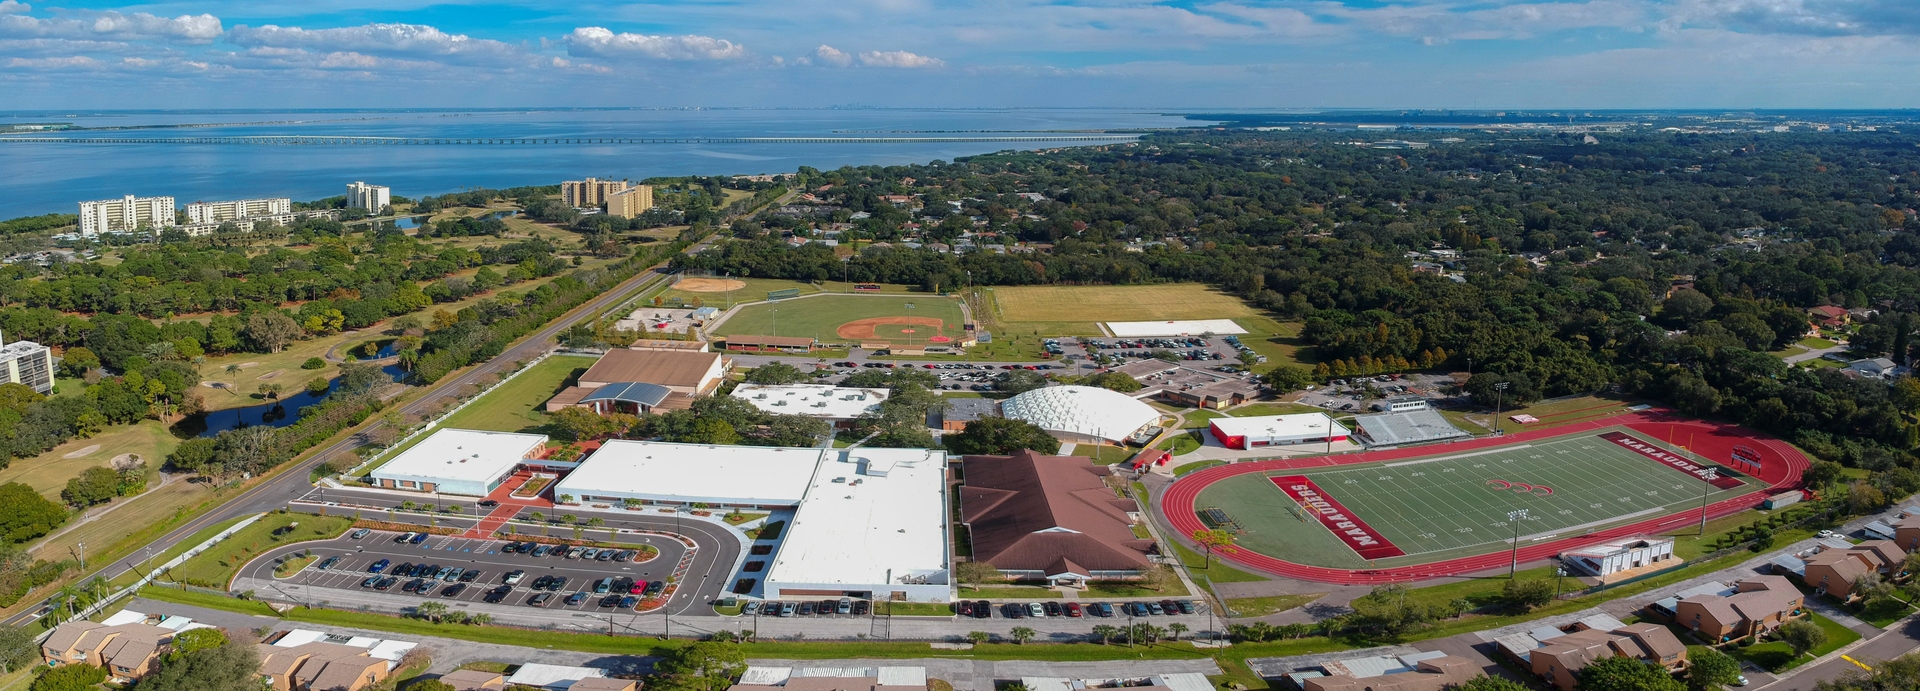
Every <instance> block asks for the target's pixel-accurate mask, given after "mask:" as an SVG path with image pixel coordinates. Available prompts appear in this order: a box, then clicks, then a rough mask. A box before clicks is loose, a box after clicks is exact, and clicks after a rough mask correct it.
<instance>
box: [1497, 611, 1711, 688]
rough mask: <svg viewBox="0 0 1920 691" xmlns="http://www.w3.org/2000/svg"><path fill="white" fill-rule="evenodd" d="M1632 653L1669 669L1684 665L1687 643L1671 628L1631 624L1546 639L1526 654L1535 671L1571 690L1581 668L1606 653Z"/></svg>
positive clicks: (1606, 654)
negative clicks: (1676, 636) (1609, 629)
mask: <svg viewBox="0 0 1920 691" xmlns="http://www.w3.org/2000/svg"><path fill="white" fill-rule="evenodd" d="M1616 656H1619V657H1631V658H1634V659H1638V660H1644V661H1646V662H1648V663H1650V664H1658V665H1660V666H1661V667H1663V668H1665V669H1666V670H1667V671H1669V672H1677V671H1680V670H1682V669H1685V668H1686V666H1687V647H1686V646H1685V645H1683V644H1681V643H1680V639H1678V638H1675V637H1674V635H1673V632H1671V631H1668V630H1667V629H1666V627H1663V626H1659V625H1656V624H1633V625H1630V626H1623V627H1620V628H1617V629H1613V630H1611V631H1607V630H1602V629H1585V630H1582V631H1576V632H1574V633H1570V634H1567V635H1565V636H1560V637H1558V638H1553V639H1551V640H1548V641H1546V644H1545V645H1544V646H1541V647H1539V648H1536V649H1534V650H1533V651H1532V654H1531V655H1529V656H1528V661H1529V662H1530V663H1531V668H1532V671H1533V673H1534V674H1538V675H1540V676H1541V677H1542V678H1544V679H1546V680H1547V681H1549V682H1551V683H1552V684H1553V685H1554V686H1556V687H1558V688H1559V689H1560V691H1573V689H1574V688H1575V687H1576V686H1578V684H1579V674H1580V670H1583V669H1586V667H1587V665H1590V664H1593V663H1594V662H1597V661H1599V660H1603V659H1606V658H1609V657H1616Z"/></svg>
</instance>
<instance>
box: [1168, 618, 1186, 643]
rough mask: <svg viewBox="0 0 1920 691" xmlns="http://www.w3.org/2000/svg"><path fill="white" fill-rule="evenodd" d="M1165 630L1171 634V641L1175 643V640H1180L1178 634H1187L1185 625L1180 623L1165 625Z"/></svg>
mask: <svg viewBox="0 0 1920 691" xmlns="http://www.w3.org/2000/svg"><path fill="white" fill-rule="evenodd" d="M1167 630H1168V631H1172V632H1173V640H1176V641H1177V640H1180V634H1183V633H1186V632H1187V625H1186V624H1182V623H1180V622H1174V623H1172V624H1168V625H1167Z"/></svg>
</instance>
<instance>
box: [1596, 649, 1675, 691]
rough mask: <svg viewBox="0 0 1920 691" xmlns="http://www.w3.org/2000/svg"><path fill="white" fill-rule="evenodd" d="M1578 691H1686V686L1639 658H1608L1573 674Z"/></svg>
mask: <svg viewBox="0 0 1920 691" xmlns="http://www.w3.org/2000/svg"><path fill="white" fill-rule="evenodd" d="M1575 676H1577V677H1578V678H1579V679H1580V689H1581V691H1685V689H1686V685H1684V684H1681V683H1680V682H1679V681H1678V680H1676V679H1674V678H1673V676H1672V675H1669V674H1667V670H1666V669H1665V668H1662V667H1660V666H1658V665H1649V664H1647V663H1645V662H1641V661H1640V660H1639V658H1632V657H1624V656H1610V657H1605V658H1601V659H1599V660H1595V661H1593V662H1592V663H1590V664H1588V665H1587V666H1586V668H1585V669H1582V670H1580V672H1579V673H1578V674H1577V675H1575Z"/></svg>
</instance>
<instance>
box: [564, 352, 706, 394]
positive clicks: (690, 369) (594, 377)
mask: <svg viewBox="0 0 1920 691" xmlns="http://www.w3.org/2000/svg"><path fill="white" fill-rule="evenodd" d="M719 359H720V354H719V353H694V352H681V351H671V350H612V351H608V352H607V354H606V355H602V356H600V359H599V360H598V361H596V362H594V363H593V366H592V367H588V368H587V371H586V373H585V374H581V375H580V381H581V382H582V385H583V386H584V385H586V384H585V382H620V381H634V382H642V383H646V384H659V385H661V386H682V387H691V386H699V385H700V383H701V379H702V378H703V377H705V376H706V374H707V371H708V370H709V369H712V368H713V363H714V362H715V361H716V360H719Z"/></svg>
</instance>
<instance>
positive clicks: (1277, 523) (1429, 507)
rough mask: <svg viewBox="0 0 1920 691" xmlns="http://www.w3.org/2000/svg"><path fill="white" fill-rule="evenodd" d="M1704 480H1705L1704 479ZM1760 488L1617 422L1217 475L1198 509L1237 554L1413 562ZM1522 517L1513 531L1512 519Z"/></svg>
mask: <svg viewBox="0 0 1920 691" xmlns="http://www.w3.org/2000/svg"><path fill="white" fill-rule="evenodd" d="M1703 478H1705V479H1703ZM1765 486H1766V485H1765V483H1763V482H1761V481H1759V480H1757V479H1755V478H1752V477H1749V476H1748V475H1747V474H1745V473H1739V472H1735V471H1734V470H1733V469H1730V468H1728V467H1726V466H1724V465H1721V464H1716V463H1712V462H1709V461H1705V460H1703V459H1701V458H1700V457H1698V456H1695V455H1693V454H1690V453H1688V452H1686V451H1684V450H1682V449H1678V448H1675V447H1672V446H1670V445H1668V444H1666V443H1663V442H1660V441H1658V439H1657V438H1655V437H1652V436H1649V435H1646V434H1643V433H1639V432H1635V431H1633V430H1630V429H1627V428H1624V427H1615V428H1608V429H1603V430H1599V431H1589V432H1584V433H1580V434H1575V435H1569V436H1566V437H1555V438H1550V439H1545V440H1540V441H1535V442H1533V443H1525V444H1515V445H1512V446H1501V447H1495V448H1490V449H1486V448H1483V449H1477V450H1471V451H1462V452H1460V453H1454V454H1448V453H1445V452H1444V451H1439V450H1437V452H1436V453H1435V455H1433V456H1428V457H1424V458H1415V459H1409V460H1399V461H1393V462H1388V463H1370V464H1362V465H1351V466H1335V467H1331V468H1313V469H1299V470H1274V471H1267V472H1256V473H1247V474H1244V475H1237V476H1233V477H1229V478H1225V479H1222V480H1220V481H1219V482H1217V483H1214V484H1213V485H1211V486H1208V487H1207V488H1206V489H1204V490H1201V492H1200V494H1199V495H1198V497H1197V498H1196V500H1195V502H1194V507H1195V509H1196V512H1197V513H1198V514H1199V515H1200V517H1201V520H1203V521H1205V522H1207V523H1209V524H1213V523H1218V522H1220V521H1221V520H1222V519H1223V518H1224V519H1225V520H1227V521H1230V523H1231V525H1228V526H1226V527H1227V528H1228V529H1232V530H1237V531H1239V532H1240V535H1239V542H1238V547H1239V548H1242V549H1247V550H1251V551H1253V552H1258V553H1261V554H1265V555H1268V556H1272V557H1276V558H1280V559H1285V560H1287V561H1290V562H1295V563H1300V564H1310V565H1317V566H1330V567H1345V568H1352V567H1361V566H1370V565H1371V566H1392V565H1404V564H1418V563H1426V562H1432V561H1439V560H1442V559H1449V558H1453V557H1460V556H1467V555H1473V554H1482V553H1486V552H1490V551H1497V550H1503V549H1506V548H1507V546H1508V544H1509V543H1508V541H1509V540H1511V539H1512V538H1513V537H1514V535H1515V533H1516V532H1517V533H1518V535H1519V539H1520V541H1521V542H1522V543H1523V544H1526V543H1531V542H1537V541H1544V540H1548V539H1551V538H1567V537H1577V536H1579V535H1581V534H1584V533H1586V532H1592V531H1594V530H1597V529H1600V528H1604V527H1606V526H1609V525H1614V524H1620V523H1625V522H1628V521H1641V520H1647V519H1650V518H1657V517H1659V516H1662V515H1666V514H1671V513H1677V512H1680V511H1684V510H1687V509H1691V508H1697V507H1699V506H1700V505H1701V501H1702V498H1703V493H1704V498H1705V500H1706V501H1708V502H1715V501H1720V500H1723V499H1727V498H1731V497H1736V496H1740V495H1743V494H1747V493H1751V492H1755V491H1758V490H1760V489H1762V488H1764V487H1765ZM1520 510H1525V511H1526V515H1525V516H1524V517H1523V518H1520V519H1519V521H1518V524H1517V525H1516V524H1515V523H1514V522H1512V521H1510V520H1509V513H1510V512H1515V511H1520Z"/></svg>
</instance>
